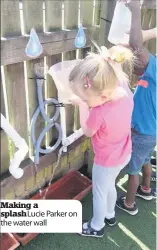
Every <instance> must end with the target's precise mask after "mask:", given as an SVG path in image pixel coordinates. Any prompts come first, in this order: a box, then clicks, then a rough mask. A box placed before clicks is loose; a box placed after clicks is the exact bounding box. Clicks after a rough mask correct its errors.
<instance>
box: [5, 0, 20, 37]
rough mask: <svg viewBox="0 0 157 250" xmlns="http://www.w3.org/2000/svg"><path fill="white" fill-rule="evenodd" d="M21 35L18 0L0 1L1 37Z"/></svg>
mask: <svg viewBox="0 0 157 250" xmlns="http://www.w3.org/2000/svg"><path fill="white" fill-rule="evenodd" d="M20 34H21V29H20V12H19V0H2V1H1V36H2V37H15V36H19V35H20Z"/></svg>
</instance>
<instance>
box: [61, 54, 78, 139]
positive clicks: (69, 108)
mask: <svg viewBox="0 0 157 250" xmlns="http://www.w3.org/2000/svg"><path fill="white" fill-rule="evenodd" d="M74 59H76V51H70V52H66V53H64V54H63V60H74ZM65 110H66V126H67V136H69V135H70V134H72V133H73V128H74V112H75V110H74V106H73V105H71V104H67V105H66V107H65Z"/></svg>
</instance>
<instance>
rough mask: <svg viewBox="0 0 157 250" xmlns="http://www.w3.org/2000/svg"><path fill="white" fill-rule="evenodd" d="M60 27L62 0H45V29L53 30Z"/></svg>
mask: <svg viewBox="0 0 157 250" xmlns="http://www.w3.org/2000/svg"><path fill="white" fill-rule="evenodd" d="M26 1H27V0H26ZM61 27H62V0H45V29H46V31H55V30H58V29H61Z"/></svg>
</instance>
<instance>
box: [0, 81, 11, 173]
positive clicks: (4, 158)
mask: <svg viewBox="0 0 157 250" xmlns="http://www.w3.org/2000/svg"><path fill="white" fill-rule="evenodd" d="M1 113H2V114H3V115H4V116H5V117H6V112H5V105H4V92H3V87H2V82H1ZM0 136H1V166H0V174H2V173H4V172H6V171H7V170H8V167H9V163H10V156H9V144H8V137H7V135H6V133H5V132H4V131H3V130H1V131H0Z"/></svg>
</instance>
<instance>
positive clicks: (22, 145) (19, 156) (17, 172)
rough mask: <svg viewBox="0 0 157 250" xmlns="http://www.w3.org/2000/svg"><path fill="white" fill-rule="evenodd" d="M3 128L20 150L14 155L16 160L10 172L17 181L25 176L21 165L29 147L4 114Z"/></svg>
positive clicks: (2, 117)
mask: <svg viewBox="0 0 157 250" xmlns="http://www.w3.org/2000/svg"><path fill="white" fill-rule="evenodd" d="M1 128H2V129H3V130H4V131H5V132H6V133H7V135H8V136H9V137H10V138H11V139H12V141H13V142H14V144H15V146H16V147H17V148H19V150H18V151H17V152H16V153H15V154H14V158H13V159H12V160H11V162H10V166H9V172H10V173H11V174H12V176H14V177H15V178H16V179H19V178H21V177H22V176H23V174H24V171H23V169H22V168H19V165H20V163H21V161H22V160H24V158H25V156H26V154H27V152H28V145H27V143H26V142H25V140H24V139H23V138H22V137H21V136H20V135H19V134H18V133H17V131H16V130H15V129H14V128H13V127H12V126H11V125H10V123H9V122H8V121H7V119H6V118H5V117H4V116H3V115H2V114H1Z"/></svg>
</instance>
